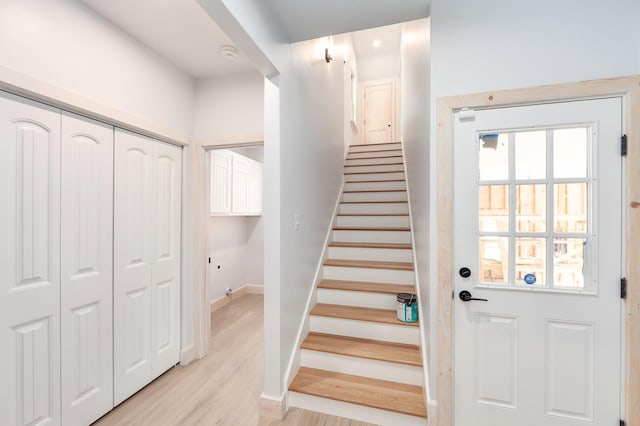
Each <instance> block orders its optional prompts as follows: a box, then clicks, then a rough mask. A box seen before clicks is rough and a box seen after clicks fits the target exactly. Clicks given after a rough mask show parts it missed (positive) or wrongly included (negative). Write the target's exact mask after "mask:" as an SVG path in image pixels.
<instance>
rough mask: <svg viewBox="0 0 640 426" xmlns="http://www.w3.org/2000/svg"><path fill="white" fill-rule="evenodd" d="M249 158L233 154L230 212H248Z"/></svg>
mask: <svg viewBox="0 0 640 426" xmlns="http://www.w3.org/2000/svg"><path fill="white" fill-rule="evenodd" d="M250 169H251V160H249V159H248V158H245V157H243V156H241V155H237V154H234V155H233V178H232V185H231V187H232V195H231V205H232V208H231V211H232V213H248V212H249V174H250Z"/></svg>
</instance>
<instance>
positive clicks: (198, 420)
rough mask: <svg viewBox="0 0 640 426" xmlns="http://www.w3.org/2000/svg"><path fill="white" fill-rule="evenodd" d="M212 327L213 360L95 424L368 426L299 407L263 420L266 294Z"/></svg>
mask: <svg viewBox="0 0 640 426" xmlns="http://www.w3.org/2000/svg"><path fill="white" fill-rule="evenodd" d="M211 324H212V330H211V339H210V346H209V356H207V357H206V358H204V359H202V360H199V361H195V362H192V363H191V364H189V365H188V366H186V367H177V368H173V369H171V370H169V371H168V372H167V373H165V374H164V375H162V376H161V377H159V378H158V379H156V380H155V381H154V382H152V383H151V384H149V385H148V386H147V387H145V388H144V389H142V390H141V391H139V392H138V393H137V394H135V395H134V396H132V397H131V398H129V399H128V400H127V401H125V402H123V403H122V404H120V405H119V406H118V407H117V408H115V409H114V410H113V411H111V412H110V413H109V414H107V415H106V416H104V417H103V418H101V419H100V420H98V421H97V422H96V423H95V425H98V426H111V425H119V426H120V425H122V426H125V425H126V426H164V425H167V426H168V425H171V426H173V425H181V426H183V425H184V426H191V425H230V426H235V425H238V426H245V425H247V426H249V425H260V426H272V425H274V426H275V425H305V426H315V425H326V426H332V425H340V426H366V425H369V424H368V423H363V422H357V421H354V420H349V419H343V418H339V417H334V416H329V415H326V414H320V413H315V412H313V411H306V410H301V409H297V408H292V409H290V410H289V413H288V414H287V417H286V418H285V419H284V421H277V420H273V419H268V418H262V417H260V415H259V408H258V400H259V397H260V394H261V393H262V380H263V376H264V375H263V371H264V368H263V359H264V357H263V327H262V324H263V296H262V295H259V294H248V295H246V296H245V297H242V298H241V299H238V300H236V301H234V302H233V303H231V304H229V305H227V306H225V307H224V308H222V309H220V310H219V311H217V312H215V313H214V314H212V316H211Z"/></svg>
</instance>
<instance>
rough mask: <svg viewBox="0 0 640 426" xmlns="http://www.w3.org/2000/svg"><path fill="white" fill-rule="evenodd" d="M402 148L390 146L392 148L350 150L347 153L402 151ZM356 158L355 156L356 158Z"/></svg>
mask: <svg viewBox="0 0 640 426" xmlns="http://www.w3.org/2000/svg"><path fill="white" fill-rule="evenodd" d="M401 150H402V148H390V149H376V150H373V151H351V150H349V152H347V155H350V154H372V153H374V152H391V151H401ZM354 160H355V158H354Z"/></svg>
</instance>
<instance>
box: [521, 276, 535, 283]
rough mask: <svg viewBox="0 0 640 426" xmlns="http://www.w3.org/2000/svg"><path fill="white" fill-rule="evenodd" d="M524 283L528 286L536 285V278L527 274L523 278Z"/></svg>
mask: <svg viewBox="0 0 640 426" xmlns="http://www.w3.org/2000/svg"><path fill="white" fill-rule="evenodd" d="M524 282H525V283H527V284H529V285H534V284H535V283H536V276H535V275H533V274H527V275H525V276H524Z"/></svg>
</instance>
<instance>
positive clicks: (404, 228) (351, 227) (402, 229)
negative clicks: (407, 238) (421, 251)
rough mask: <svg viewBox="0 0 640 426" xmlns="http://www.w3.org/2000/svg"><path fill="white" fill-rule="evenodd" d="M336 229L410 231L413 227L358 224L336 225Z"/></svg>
mask: <svg viewBox="0 0 640 426" xmlns="http://www.w3.org/2000/svg"><path fill="white" fill-rule="evenodd" d="M333 230H334V231H385V232H386V231H399V232H409V231H411V228H407V227H398V228H388V227H379V228H378V227H371V226H365V227H358V226H336V227H334V228H333Z"/></svg>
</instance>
